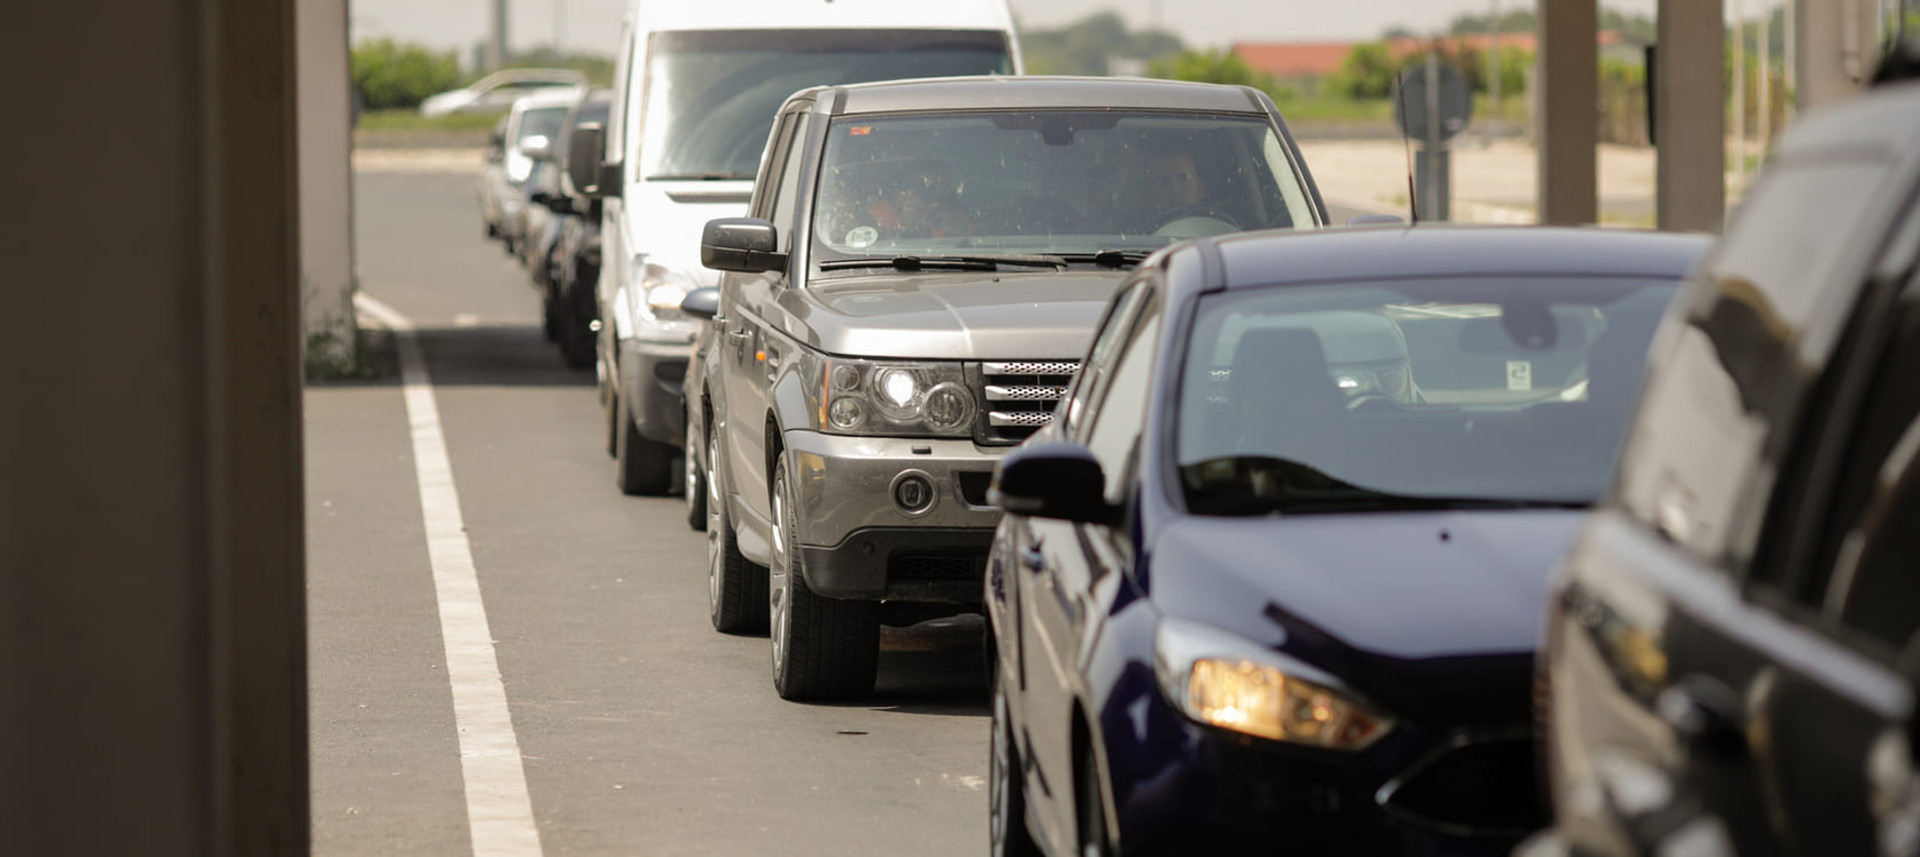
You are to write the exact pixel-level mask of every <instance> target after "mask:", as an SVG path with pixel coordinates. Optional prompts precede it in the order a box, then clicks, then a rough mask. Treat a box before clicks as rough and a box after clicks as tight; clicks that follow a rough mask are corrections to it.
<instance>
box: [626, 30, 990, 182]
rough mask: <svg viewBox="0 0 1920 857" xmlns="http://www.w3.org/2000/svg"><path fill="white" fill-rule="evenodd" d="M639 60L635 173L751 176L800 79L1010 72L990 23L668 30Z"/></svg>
mask: <svg viewBox="0 0 1920 857" xmlns="http://www.w3.org/2000/svg"><path fill="white" fill-rule="evenodd" d="M647 56H648V60H647V64H646V81H645V86H646V104H645V106H644V108H643V113H642V115H643V116H644V117H645V119H644V121H645V123H646V127H645V130H644V131H643V132H642V133H641V135H640V138H641V142H640V151H639V153H638V155H639V158H640V174H641V175H642V176H644V177H646V178H648V179H657V180H669V179H678V180H699V179H708V180H725V179H738V180H752V178H753V175H754V173H755V172H756V171H757V170H758V169H759V167H760V153H761V151H762V150H763V149H765V148H766V145H767V135H768V133H769V132H770V131H771V130H772V129H773V121H774V118H775V117H776V115H777V114H778V113H779V111H780V105H781V104H782V103H784V102H785V101H786V100H787V96H790V95H792V94H794V93H795V92H798V91H799V90H802V89H806V88H808V87H810V86H822V85H831V84H843V83H864V82H869V81H876V80H897V79H900V78H909V77H951V76H959V75H976V74H1010V73H1012V71H1013V65H1012V61H1011V59H1009V57H1008V54H1007V38H1006V36H1005V34H1003V33H1000V32H998V31H993V30H777V31H776V30H677V31H670V32H661V33H655V34H654V35H653V37H652V40H651V42H650V43H649V47H648V51H647Z"/></svg>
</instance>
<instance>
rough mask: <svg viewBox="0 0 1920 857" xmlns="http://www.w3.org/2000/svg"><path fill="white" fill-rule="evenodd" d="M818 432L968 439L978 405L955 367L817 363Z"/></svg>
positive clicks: (839, 361)
mask: <svg viewBox="0 0 1920 857" xmlns="http://www.w3.org/2000/svg"><path fill="white" fill-rule="evenodd" d="M814 362H815V365H814V366H813V367H812V370H813V372H814V373H815V374H814V378H815V379H816V383H815V386H814V387H813V389H814V390H815V391H816V392H817V393H818V394H819V398H818V400H817V401H815V402H814V405H815V407H816V409H817V411H818V413H819V419H820V428H821V429H822V430H823V431H827V432H832V433H835V434H872V435H903V436H913V435H933V436H947V437H969V436H971V435H972V433H973V417H974V400H973V393H972V392H970V391H969V390H968V388H967V384H966V377H965V375H964V374H963V373H962V372H961V369H960V365H959V364H957V363H892V362H874V361H868V360H845V359H842V358H838V357H834V358H819V359H817V360H815V361H814Z"/></svg>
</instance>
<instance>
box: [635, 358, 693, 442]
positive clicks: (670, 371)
mask: <svg viewBox="0 0 1920 857" xmlns="http://www.w3.org/2000/svg"><path fill="white" fill-rule="evenodd" d="M692 348H693V346H692V345H689V344H688V343H687V342H686V340H684V339H683V340H681V341H679V342H673V343H665V342H647V341H644V340H637V339H622V340H620V357H619V359H620V395H621V396H622V397H623V398H625V399H626V401H627V408H628V410H629V411H630V412H631V413H632V414H633V424H634V427H635V428H636V429H638V430H639V432H640V436H641V437H644V438H646V439H647V440H651V441H654V442H656V443H664V444H668V445H670V446H673V447H676V448H678V447H679V446H680V445H681V444H682V443H685V441H686V431H687V424H686V419H687V415H686V408H685V394H684V386H685V382H686V378H687V361H688V359H689V358H690V357H691V356H692V355H691V353H690V352H691V350H692Z"/></svg>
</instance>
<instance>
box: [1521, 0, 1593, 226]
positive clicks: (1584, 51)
mask: <svg viewBox="0 0 1920 857" xmlns="http://www.w3.org/2000/svg"><path fill="white" fill-rule="evenodd" d="M1539 27H1540V53H1539V56H1538V58H1537V60H1536V62H1537V63H1538V65H1537V68H1538V73H1537V75H1536V81H1535V85H1536V88H1537V90H1538V91H1539V93H1540V96H1539V109H1538V110H1536V111H1535V112H1534V121H1535V122H1536V123H1537V133H1536V134H1535V137H1536V138H1537V139H1538V140H1539V146H1540V184H1539V211H1540V222H1541V223H1554V224H1581V223H1593V222H1595V221H1597V220H1598V219H1599V215H1600V198H1599V185H1598V179H1599V149H1598V147H1599V142H1600V107H1599V105H1600V48H1599V42H1600V18H1599V10H1598V8H1597V6H1596V3H1595V0H1540V23H1539Z"/></svg>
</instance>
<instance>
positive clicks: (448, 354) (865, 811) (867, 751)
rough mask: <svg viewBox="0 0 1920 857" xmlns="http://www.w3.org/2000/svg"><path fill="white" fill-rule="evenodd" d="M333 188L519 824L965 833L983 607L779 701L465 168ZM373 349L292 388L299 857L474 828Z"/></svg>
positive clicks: (436, 851) (982, 731) (748, 844)
mask: <svg viewBox="0 0 1920 857" xmlns="http://www.w3.org/2000/svg"><path fill="white" fill-rule="evenodd" d="M355 190H356V223H355V227H356V228H355V235H356V240H357V248H356V252H357V256H358V260H359V262H358V264H359V269H360V274H361V287H362V290H363V292H365V293H366V294H369V295H371V296H373V297H376V298H378V299H379V300H380V301H382V302H384V303H385V304H387V305H389V306H391V307H393V308H394V309H396V310H398V311H399V312H400V313H403V314H405V315H406V316H408V317H409V318H410V319H411V321H412V322H413V324H414V325H415V326H416V327H417V328H418V329H419V332H418V341H419V342H420V343H421V346H422V348H423V351H424V354H425V358H426V366H427V369H428V372H429V374H430V377H431V380H432V384H433V393H434V400H435V401H436V402H437V405H438V409H439V415H440V421H441V428H442V431H443V433H444V439H445V445H446V450H447V459H448V461H449V463H450V466H451V469H452V473H453V480H454V483H455V486H456V488H457V491H458V499H459V511H460V513H461V515H462V516H463V517H464V522H465V528H466V532H465V534H466V539H467V542H468V543H469V544H470V546H471V556H472V560H473V568H474V573H475V575H476V576H477V580H478V585H479V589H480V593H481V597H482V600H483V603H484V606H485V611H486V617H487V620H488V622H489V623H490V627H491V636H492V638H493V644H494V645H493V650H494V654H495V656H496V657H497V663H498V666H499V673H500V678H501V684H502V685H504V689H505V697H506V704H507V709H508V711H509V712H510V714H511V724H512V737H513V738H514V739H516V740H517V742H518V748H519V753H520V758H521V759H522V760H523V762H524V771H525V780H526V794H527V796H528V801H529V802H530V803H531V810H532V815H533V818H534V820H535V822H536V825H537V829H538V839H539V847H540V849H541V850H542V851H543V852H544V853H546V854H622V855H627V854H648V855H680V854H687V855H740V854H775V853H777V854H782V855H805V854H833V855H860V854H876V855H879V854H886V855H892V854H897V853H901V852H903V851H912V852H913V853H915V854H918V855H942V854H977V853H979V852H980V850H981V849H982V847H983V846H984V845H985V843H986V836H987V831H986V792H985V783H984V781H983V778H984V776H985V774H986V754H987V717H986V714H987V710H986V701H987V688H986V687H985V684H984V681H983V680H982V678H981V676H982V662H981V659H980V655H979V649H978V645H979V631H980V625H979V621H978V619H977V618H973V617H965V618H960V619H955V620H947V621H944V622H939V623H928V624H925V625H921V626H918V627H915V628H912V629H905V630H902V631H895V632H889V633H888V634H887V636H886V637H885V643H884V645H885V648H886V651H885V653H884V654H883V656H882V659H881V665H880V677H879V682H878V692H877V693H876V694H875V695H874V696H873V697H872V698H870V699H868V700H865V701H862V702H860V703H858V704H845V705H797V704H793V703H788V702H783V701H781V700H780V699H778V698H777V697H776V696H775V695H774V692H773V689H772V686H771V681H770V678H769V664H768V659H769V654H768V648H767V646H768V644H767V641H766V640H765V638H764V637H760V638H749V637H729V636H722V635H720V634H716V633H714V632H713V631H712V630H711V628H710V627H709V625H708V621H707V613H706V594H705V593H706V590H705V586H706V578H705V543H704V541H703V536H702V535H701V534H699V533H695V532H693V531H691V530H689V529H688V528H687V526H686V524H685V518H684V516H685V509H684V506H683V505H682V504H681V501H680V500H678V499H677V498H674V499H636V498H629V497H623V496H621V495H620V494H619V493H618V492H617V491H616V490H615V488H614V485H613V464H612V461H611V460H610V459H609V458H608V457H607V454H606V450H605V446H604V435H603V434H602V431H603V428H602V422H601V419H602V417H601V413H600V408H599V405H598V403H597V401H596V397H595V394H594V386H593V379H592V376H591V374H589V373H585V372H574V371H569V370H567V369H566V368H564V366H563V365H562V364H561V362H560V358H559V356H558V354H557V352H556V351H555V350H554V349H553V348H552V347H551V346H550V345H548V344H547V343H546V342H544V341H543V340H542V338H541V335H540V331H539V328H538V327H537V324H538V318H539V316H538V312H539V307H538V300H537V297H536V295H535V293H534V291H533V290H532V288H531V287H530V286H529V285H528V284H527V280H526V279H525V275H524V274H523V273H522V272H521V270H520V269H519V268H518V267H517V266H516V264H515V263H514V262H513V261H512V260H511V259H509V258H508V257H507V256H506V255H505V253H504V252H503V251H502V250H501V247H500V245H499V244H497V243H494V242H489V241H486V240H484V238H483V237H482V230H481V226H480V220H479V214H478V208H477V205H476V203H475V200H474V179H473V177H472V176H470V175H461V174H447V173H441V174H424V173H421V174H413V173H395V172H363V173H361V174H359V175H358V176H357V178H356V188H355ZM1335 214H1336V222H1340V221H1343V220H1344V219H1345V217H1347V216H1351V214H1352V212H1335ZM372 341H373V342H375V343H376V344H379V343H382V342H387V343H388V344H390V340H388V339H386V338H383V337H374V338H373V339H372ZM384 362H386V363H388V364H391V363H392V360H391V359H388V360H386V361H384ZM389 370H390V371H388V372H387V374H386V375H385V376H384V377H381V378H378V379H376V380H371V381H355V382H337V383H328V384H319V385H314V386H311V387H309V389H308V392H307V396H306V408H307V417H306V419H307V421H306V445H307V491H308V543H309V549H308V577H309V598H310V602H309V603H310V607H309V627H310V631H309V634H310V640H311V649H310V653H309V654H310V661H311V666H310V670H311V716H312V760H313V773H312V783H313V830H314V852H315V853H316V854H318V855H321V857H335V855H338V857H346V855H355V856H356V857H357V855H371V854H409V855H465V854H472V853H475V852H476V851H480V852H485V851H487V849H488V847H489V846H490V845H492V844H494V843H486V842H481V843H475V842H474V841H473V837H472V836H471V835H470V833H469V830H470V825H469V810H468V806H469V804H468V798H467V794H468V790H467V788H466V787H465V785H464V784H463V778H462V765H461V758H462V756H461V737H462V736H461V735H460V733H459V732H458V730H457V727H456V721H455V714H454V695H453V692H452V690H451V687H450V683H449V678H448V670H447V664H446V663H444V661H445V660H446V657H447V655H446V648H445V645H444V643H443V639H442V636H441V626H440V606H439V603H438V602H437V600H436V584H435V572H434V567H433V565H432V564H431V563H430V561H429V555H428V546H427V539H426V532H427V531H426V528H425V524H424V523H423V518H422V514H423V509H422V500H421V493H420V487H419V484H418V482H417V479H416V475H415V470H414V467H415V462H414V449H415V448H414V446H413V441H412V438H411V435H410V429H409V418H408V411H407V405H406V403H405V400H404V396H403V393H402V388H401V385H400V379H399V377H398V376H397V374H396V373H394V372H392V371H391V366H389Z"/></svg>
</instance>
